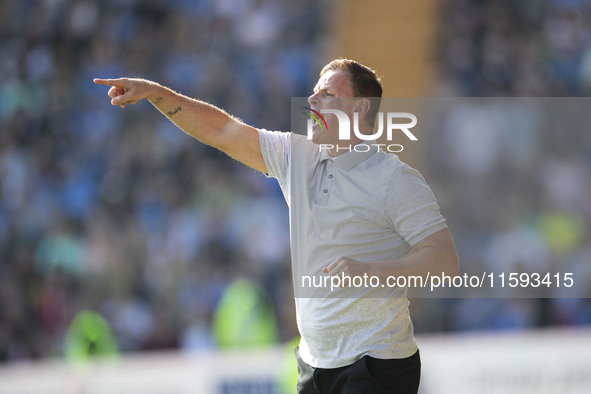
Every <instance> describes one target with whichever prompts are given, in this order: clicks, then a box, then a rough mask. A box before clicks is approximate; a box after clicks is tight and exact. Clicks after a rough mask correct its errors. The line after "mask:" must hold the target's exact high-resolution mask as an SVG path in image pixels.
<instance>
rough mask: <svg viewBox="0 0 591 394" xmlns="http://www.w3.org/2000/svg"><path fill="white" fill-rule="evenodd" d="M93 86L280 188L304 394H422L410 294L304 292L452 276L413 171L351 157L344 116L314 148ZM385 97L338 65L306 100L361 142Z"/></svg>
mask: <svg viewBox="0 0 591 394" xmlns="http://www.w3.org/2000/svg"><path fill="white" fill-rule="evenodd" d="M95 82H96V83H98V84H103V85H107V86H111V89H110V90H109V93H108V94H109V96H110V97H111V99H112V100H111V103H112V104H113V105H120V106H122V107H125V105H126V104H133V103H135V102H137V101H138V100H140V99H143V98H146V99H148V100H149V101H150V102H151V103H152V104H153V105H154V106H155V107H156V108H157V109H158V110H160V111H161V112H162V113H163V114H164V115H166V116H167V117H168V118H169V119H170V120H171V121H172V122H174V123H175V124H176V125H177V126H178V127H180V128H181V129H182V130H184V131H185V132H186V133H188V134H190V135H192V136H193V137H195V138H197V139H198V140H200V141H201V142H203V143H205V144H208V145H211V146H214V147H216V148H219V149H220V150H222V151H224V152H226V153H227V154H228V155H230V156H231V157H233V158H235V159H236V160H238V161H240V162H242V163H244V164H246V165H248V166H250V167H252V168H254V169H255V170H258V171H260V172H262V173H264V174H266V175H267V176H271V177H275V178H277V179H278V181H279V184H280V186H281V188H282V190H283V193H284V195H285V198H286V200H287V202H288V205H289V208H290V226H291V249H292V266H293V267H294V281H295V283H296V312H297V322H298V328H299V330H300V333H301V336H302V339H301V342H300V346H299V347H298V348H297V349H296V358H297V361H298V373H299V377H298V392H299V393H302V394H304V393H305V394H307V393H330V394H333V393H334V394H336V393H342V394H345V393H416V392H417V390H418V386H419V379H420V357H419V353H418V348H417V345H416V343H415V340H414V334H413V329H412V323H411V321H410V317H409V313H408V301H407V299H406V292H405V291H406V290H405V289H401V288H396V289H392V290H391V291H390V289H388V290H389V291H390V292H389V293H388V294H389V296H388V297H380V296H377V297H376V296H375V295H374V296H373V297H372V294H373V293H372V289H367V292H365V293H363V292H362V293H359V294H360V296H358V297H350V296H347V295H346V293H338V290H337V293H336V294H337V295H336V296H335V297H323V296H318V295H317V294H313V293H306V289H303V288H301V287H299V286H301V284H300V282H299V281H300V277H301V275H300V274H301V273H306V274H309V275H316V274H324V275H329V276H340V277H344V276H347V277H363V276H364V275H369V276H372V277H376V278H379V280H380V281H381V282H380V283H382V284H383V283H385V282H386V281H387V279H388V278H389V277H394V276H395V277H400V276H403V277H405V276H406V277H408V276H411V275H413V276H422V277H426V276H428V275H438V274H439V275H441V274H443V273H445V274H446V275H455V274H456V273H457V271H458V257H457V254H456V251H455V247H454V244H453V241H452V239H451V236H450V233H449V231H448V230H447V227H446V225H445V220H444V219H443V217H442V216H441V214H440V213H439V207H438V206H437V203H436V200H435V197H434V196H433V194H432V193H431V190H430V189H429V187H428V186H427V185H426V183H425V181H424V179H423V178H422V176H421V175H420V174H419V173H418V172H417V171H416V170H414V169H412V168H410V167H408V166H407V165H405V164H403V163H402V162H400V160H398V158H397V157H396V156H394V155H390V154H387V153H384V152H382V151H378V149H376V147H375V145H374V146H373V147H372V146H369V145H366V146H364V147H363V149H348V147H351V146H353V147H355V146H359V147H361V146H362V144H363V142H364V141H363V140H362V139H361V138H359V136H357V135H356V134H355V133H351V135H352V137H351V140H348V141H340V140H339V134H338V127H336V125H337V124H336V122H337V119H336V117H335V116H330V115H327V116H326V117H325V119H326V124H325V125H323V127H321V126H320V125H319V124H316V125H315V126H314V127H313V130H312V140H311V141H310V140H309V139H307V138H306V137H305V136H302V135H296V134H293V133H284V132H270V131H267V130H264V129H258V130H257V129H255V128H253V127H251V126H248V125H246V124H244V123H242V122H241V121H239V120H237V119H235V118H233V117H231V116H229V115H228V114H227V113H225V112H224V111H222V110H220V109H218V108H216V107H214V106H212V105H210V104H207V103H204V102H202V101H199V100H194V99H191V98H188V97H185V96H183V95H180V94H178V93H175V92H173V91H172V90H170V89H167V88H165V87H162V86H160V85H158V84H156V83H154V82H150V81H146V80H139V79H127V78H123V79H114V80H113V79H106V80H105V79H95ZM381 95H382V87H381V83H380V81H379V79H378V77H377V76H376V74H375V72H374V71H373V70H371V69H369V68H368V67H366V66H364V65H361V64H360V63H357V62H355V61H352V60H348V59H337V60H334V61H332V62H331V63H329V64H328V65H326V66H325V67H324V68H323V70H322V72H321V73H320V79H319V80H318V83H317V84H316V86H315V88H314V93H313V94H312V95H311V96H310V97H309V100H308V101H309V104H310V106H311V109H312V110H314V111H320V110H321V109H339V110H341V111H343V112H344V113H346V114H347V115H348V116H349V118H350V119H353V114H354V113H357V114H358V117H359V122H358V123H359V132H360V133H362V134H371V133H372V128H373V123H374V120H375V117H376V113H377V111H378V105H376V101H375V100H371V99H370V98H372V97H381ZM319 147H324V148H326V149H319ZM339 290H341V291H346V290H347V289H345V288H342V289H339ZM339 294H342V295H339ZM380 294H383V293H380Z"/></svg>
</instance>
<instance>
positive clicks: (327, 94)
mask: <svg viewBox="0 0 591 394" xmlns="http://www.w3.org/2000/svg"><path fill="white" fill-rule="evenodd" d="M324 95H325V96H331V97H332V96H334V94H330V93H328V92H324Z"/></svg>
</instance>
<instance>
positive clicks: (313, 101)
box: [308, 93, 319, 105]
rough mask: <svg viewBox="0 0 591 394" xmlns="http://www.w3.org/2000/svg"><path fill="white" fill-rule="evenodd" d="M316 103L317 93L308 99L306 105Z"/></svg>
mask: <svg viewBox="0 0 591 394" xmlns="http://www.w3.org/2000/svg"><path fill="white" fill-rule="evenodd" d="M318 102H319V101H318V93H313V94H312V95H310V96H309V97H308V103H310V105H315V104H318Z"/></svg>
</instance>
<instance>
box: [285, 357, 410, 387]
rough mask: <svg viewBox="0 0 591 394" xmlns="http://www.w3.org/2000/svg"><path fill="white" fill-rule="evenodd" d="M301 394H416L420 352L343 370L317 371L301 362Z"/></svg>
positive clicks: (369, 360)
mask: <svg viewBox="0 0 591 394" xmlns="http://www.w3.org/2000/svg"><path fill="white" fill-rule="evenodd" d="M295 356H296V360H297V363H298V385H297V389H298V391H297V392H298V394H355V393H359V394H368V393H371V394H416V393H417V392H418V390H419V381H420V379H421V357H420V355H419V351H418V350H417V352H416V353H415V354H413V355H412V356H410V357H408V358H401V359H387V360H384V359H378V358H374V357H370V356H363V357H362V358H360V359H359V360H357V361H356V362H354V363H353V364H351V365H347V366H345V367H340V368H331V369H326V368H314V367H311V366H309V365H308V364H306V363H305V362H303V361H302V359H301V358H300V353H299V348H296V349H295Z"/></svg>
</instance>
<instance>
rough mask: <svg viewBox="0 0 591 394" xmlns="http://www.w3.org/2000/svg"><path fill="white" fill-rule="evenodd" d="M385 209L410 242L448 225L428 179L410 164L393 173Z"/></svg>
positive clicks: (402, 235) (392, 221)
mask: <svg viewBox="0 0 591 394" xmlns="http://www.w3.org/2000/svg"><path fill="white" fill-rule="evenodd" d="M385 209H386V212H387V213H388V218H389V219H390V222H391V224H392V225H393V226H394V228H395V229H396V231H397V232H398V234H400V236H401V237H402V238H403V239H404V240H405V241H406V242H408V244H409V245H410V246H414V245H415V244H416V243H418V242H419V241H422V240H423V239H425V238H427V237H428V236H429V235H432V234H434V233H436V232H437V231H439V230H443V229H444V228H446V227H447V225H446V224H445V219H444V218H443V216H442V215H441V213H440V212H439V205H438V204H437V200H436V198H435V195H434V194H433V192H432V191H431V189H430V188H429V186H428V185H427V183H426V182H425V179H424V178H423V176H422V175H421V173H420V172H419V171H417V170H415V169H414V168H411V167H409V166H407V165H403V166H401V168H399V169H398V170H397V171H395V172H394V174H392V178H391V179H390V185H389V186H388V193H387V194H386V201H385Z"/></svg>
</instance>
